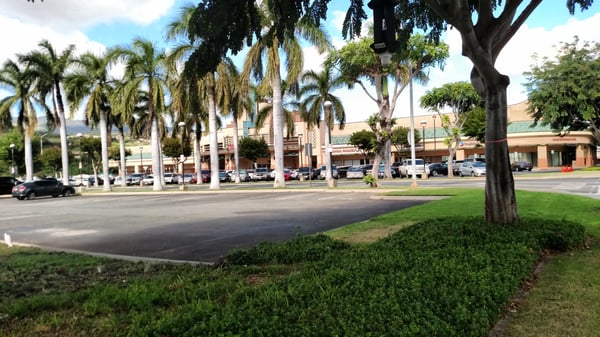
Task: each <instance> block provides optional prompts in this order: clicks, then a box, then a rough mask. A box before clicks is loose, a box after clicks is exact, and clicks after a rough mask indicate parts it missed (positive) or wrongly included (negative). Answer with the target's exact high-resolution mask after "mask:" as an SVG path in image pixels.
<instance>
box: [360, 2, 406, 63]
mask: <svg viewBox="0 0 600 337" xmlns="http://www.w3.org/2000/svg"><path fill="white" fill-rule="evenodd" d="M367 6H369V8H371V9H372V10H373V44H371V48H372V49H373V51H374V52H375V53H376V54H377V56H378V57H379V59H380V60H381V65H382V66H387V65H389V64H390V63H391V61H392V54H393V53H394V51H396V49H398V47H399V46H400V44H399V43H398V41H397V40H396V27H397V26H398V20H396V18H395V17H394V7H395V6H396V3H395V1H393V0H371V1H369V3H368V4H367Z"/></svg>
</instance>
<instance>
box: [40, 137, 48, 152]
mask: <svg viewBox="0 0 600 337" xmlns="http://www.w3.org/2000/svg"><path fill="white" fill-rule="evenodd" d="M47 135H48V134H47V133H44V134H43V135H41V136H40V154H43V153H44V137H46V136H47Z"/></svg>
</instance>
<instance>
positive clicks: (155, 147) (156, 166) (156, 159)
mask: <svg viewBox="0 0 600 337" xmlns="http://www.w3.org/2000/svg"><path fill="white" fill-rule="evenodd" d="M150 130H151V131H150V139H151V143H152V173H153V174H155V175H156V174H160V142H159V141H158V119H157V118H156V116H155V115H154V114H152V125H151V129H150ZM152 190H153V191H162V190H163V186H162V184H161V182H160V179H157V177H154V184H153V185H152Z"/></svg>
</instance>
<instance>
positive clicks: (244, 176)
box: [227, 169, 250, 182]
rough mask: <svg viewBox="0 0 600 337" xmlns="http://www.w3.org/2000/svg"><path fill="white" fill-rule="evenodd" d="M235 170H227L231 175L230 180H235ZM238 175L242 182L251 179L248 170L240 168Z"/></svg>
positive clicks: (229, 175)
mask: <svg viewBox="0 0 600 337" xmlns="http://www.w3.org/2000/svg"><path fill="white" fill-rule="evenodd" d="M235 175H236V174H235V171H229V172H227V176H228V177H229V181H233V182H235ZM238 175H239V176H240V182H248V181H250V175H249V174H248V170H246V169H240V170H239V173H238Z"/></svg>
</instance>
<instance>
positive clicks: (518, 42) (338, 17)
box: [0, 0, 600, 122]
mask: <svg viewBox="0 0 600 337" xmlns="http://www.w3.org/2000/svg"><path fill="white" fill-rule="evenodd" d="M5 2H8V3H4V4H3V5H2V8H1V9H0V29H1V31H2V32H3V34H1V35H0V45H2V46H3V48H2V50H0V62H4V60H6V59H8V58H14V55H15V54H16V53H25V52H28V51H30V50H33V49H35V48H36V44H37V42H39V41H40V40H42V39H48V40H49V41H50V42H51V43H52V44H53V45H54V47H55V48H56V49H57V50H62V49H63V48H65V47H66V46H67V45H68V44H75V45H76V46H77V51H78V52H83V51H85V50H92V51H95V52H101V51H102V50H104V49H105V48H106V47H112V46H115V45H122V44H128V43H129V42H130V41H131V40H132V39H133V38H134V37H136V36H141V37H143V38H146V39H149V40H151V41H154V42H156V43H160V44H163V43H164V39H163V37H164V27H165V25H166V23H168V22H170V21H171V20H172V19H173V18H174V17H176V15H177V12H178V10H179V8H180V7H181V6H183V5H184V4H187V3H190V1H184V0H144V1H139V0H136V1H132V0H127V1H123V0H86V1H81V0H45V1H44V2H39V1H36V2H35V3H33V4H32V3H31V2H27V1H26V0H9V1H5ZM193 3H196V2H193ZM345 6H347V1H343V0H333V1H332V2H331V6H330V9H329V14H328V19H327V21H326V22H325V23H324V27H325V28H326V29H327V30H328V32H329V33H330V37H331V38H332V39H333V41H334V44H335V45H336V46H338V47H339V46H341V45H343V43H344V42H343V40H342V37H341V32H340V31H341V23H342V20H343V17H344V14H345V10H346V7H345ZM367 13H369V14H370V11H368V8H367ZM597 22H600V5H598V4H594V5H593V6H592V8H591V10H588V11H586V12H583V13H582V12H580V11H579V10H577V11H576V13H575V15H574V16H570V15H569V13H568V11H567V9H566V6H565V1H557V0H545V1H543V2H542V4H541V5H540V6H539V7H538V9H536V11H535V12H534V14H533V15H532V16H531V17H530V18H529V19H528V20H527V22H526V24H525V25H524V26H523V27H522V28H521V30H520V31H519V33H517V35H515V37H514V38H513V40H512V41H511V42H510V43H509V44H508V45H507V47H506V48H505V50H504V51H503V52H502V53H501V55H500V57H499V59H498V62H497V67H498V69H499V70H500V71H501V72H502V73H504V74H506V75H508V76H510V78H511V86H510V87H509V92H508V98H509V104H512V103H518V102H521V101H523V100H525V99H526V94H525V92H524V89H523V87H522V85H521V84H522V83H523V82H524V81H525V79H524V78H523V76H522V73H523V72H524V71H527V70H529V69H530V66H531V64H532V63H533V61H532V58H531V55H532V54H533V53H538V54H540V55H545V56H554V55H556V49H555V46H556V45H557V44H558V43H559V42H561V41H567V42H571V41H572V40H573V36H574V35H578V36H579V38H580V40H587V41H597V40H598V33H597V29H598V28H597ZM7 32H13V33H12V34H10V33H8V34H7ZM445 42H446V43H448V44H449V45H450V51H451V57H450V58H449V59H448V60H447V63H446V66H445V67H444V70H443V71H441V70H439V69H431V70H430V81H429V83H428V84H427V85H426V86H416V87H415V97H416V99H418V97H420V96H421V95H422V94H423V93H424V92H425V91H426V90H429V89H432V88H435V87H438V86H441V85H443V84H444V83H448V82H454V81H465V80H468V74H469V72H470V69H471V63H470V61H469V60H468V59H466V58H465V57H463V56H461V55H460V36H458V34H457V33H456V31H450V32H449V33H448V34H447V38H446V40H445ZM241 56H243V53H242V55H241ZM322 59H323V56H320V55H318V54H317V53H316V52H315V50H314V49H311V48H307V49H306V50H305V68H307V69H308V68H310V69H316V68H318V67H319V65H320V63H321V61H322ZM5 94H6V93H5V92H3V91H2V90H1V89H0V97H2V96H4V95H5ZM336 94H337V95H338V96H340V97H341V98H342V99H343V101H344V106H345V109H346V113H347V120H348V122H354V121H363V120H365V119H366V118H367V117H368V115H370V114H371V113H373V112H374V111H375V110H376V108H377V106H376V105H375V103H373V102H372V101H371V100H370V99H369V98H368V97H367V95H366V94H365V93H364V92H362V90H361V89H359V88H355V89H353V90H352V91H349V90H346V89H343V90H339V91H338V92H336ZM407 112H408V93H403V94H402V95H401V97H400V101H399V103H398V106H397V108H396V112H395V116H396V117H404V116H406V115H407V114H408V113H407ZM427 113H428V112H426V111H422V110H420V109H418V108H417V111H416V114H417V115H419V114H427Z"/></svg>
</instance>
